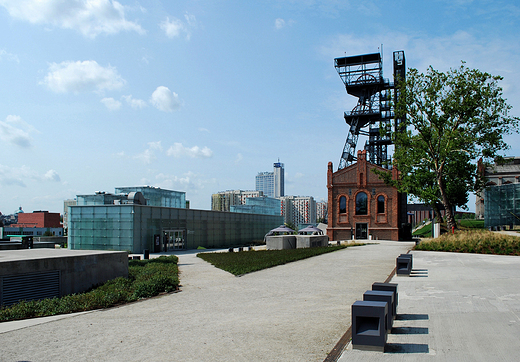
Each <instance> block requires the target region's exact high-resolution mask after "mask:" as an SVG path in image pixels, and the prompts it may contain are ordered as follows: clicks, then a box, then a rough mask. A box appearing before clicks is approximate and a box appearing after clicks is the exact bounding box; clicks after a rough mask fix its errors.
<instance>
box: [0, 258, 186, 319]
mask: <svg viewBox="0 0 520 362" xmlns="http://www.w3.org/2000/svg"><path fill="white" fill-rule="evenodd" d="M177 262H178V258H177V257H176V256H173V255H172V256H168V257H166V256H161V257H159V258H156V259H150V260H130V261H129V266H128V275H129V276H128V278H116V279H113V280H109V281H108V282H106V283H104V284H103V285H101V286H99V287H97V288H95V289H92V290H90V291H89V292H86V293H81V294H71V295H67V296H64V297H61V298H49V299H42V300H32V301H21V302H19V303H16V304H13V305H11V306H9V307H1V308H0V322H2V321H8V320H15V319H25V318H33V317H44V316H51V315H56V314H65V313H73V312H82V311H87V310H94V309H101V308H109V307H113V306H116V305H119V304H123V303H129V302H133V301H136V300H138V299H141V298H149V297H153V296H156V295H158V294H159V293H163V292H172V291H174V290H176V289H177V287H178V285H179V276H178V268H177Z"/></svg>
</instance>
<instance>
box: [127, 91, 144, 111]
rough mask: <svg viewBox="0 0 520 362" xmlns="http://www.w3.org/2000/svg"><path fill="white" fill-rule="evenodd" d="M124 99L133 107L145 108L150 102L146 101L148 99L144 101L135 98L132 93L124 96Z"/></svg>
mask: <svg viewBox="0 0 520 362" xmlns="http://www.w3.org/2000/svg"><path fill="white" fill-rule="evenodd" d="M123 99H124V100H125V101H126V103H128V104H129V105H130V107H132V108H133V109H143V108H144V107H146V106H148V103H146V101H143V100H142V99H137V98H133V97H132V95H131V94H130V95H129V96H123Z"/></svg>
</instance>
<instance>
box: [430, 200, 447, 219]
mask: <svg viewBox="0 0 520 362" xmlns="http://www.w3.org/2000/svg"><path fill="white" fill-rule="evenodd" d="M431 206H432V209H433V215H434V219H435V220H436V221H437V222H438V223H441V224H442V223H443V222H444V220H443V219H442V214H441V211H440V210H439V205H438V204H437V203H436V202H434V203H433V204H432V205H431Z"/></svg>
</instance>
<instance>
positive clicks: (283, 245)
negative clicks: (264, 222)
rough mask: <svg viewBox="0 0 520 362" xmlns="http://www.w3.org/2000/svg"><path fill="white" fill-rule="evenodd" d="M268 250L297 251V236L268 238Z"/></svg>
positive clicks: (266, 239)
mask: <svg viewBox="0 0 520 362" xmlns="http://www.w3.org/2000/svg"><path fill="white" fill-rule="evenodd" d="M265 244H266V245H267V250H282V249H296V235H276V236H266V238H265Z"/></svg>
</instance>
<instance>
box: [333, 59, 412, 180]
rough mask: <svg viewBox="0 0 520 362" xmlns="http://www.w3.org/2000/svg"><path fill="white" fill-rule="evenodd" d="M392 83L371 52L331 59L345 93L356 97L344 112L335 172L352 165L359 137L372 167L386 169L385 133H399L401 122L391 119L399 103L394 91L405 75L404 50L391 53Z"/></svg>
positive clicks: (388, 158)
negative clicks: (364, 138) (343, 132)
mask: <svg viewBox="0 0 520 362" xmlns="http://www.w3.org/2000/svg"><path fill="white" fill-rule="evenodd" d="M393 58H394V59H393V60H394V82H390V81H389V80H388V79H385V78H383V60H382V57H381V54H380V53H371V54H363V55H355V56H350V57H342V58H336V59H334V67H335V68H336V70H337V72H338V74H339V76H340V78H341V80H342V81H343V83H344V84H345V89H346V91H347V93H348V94H350V95H352V96H355V97H357V98H358V102H357V104H356V106H355V107H354V108H353V109H352V111H350V112H345V114H344V118H345V122H346V123H347V124H348V125H349V126H350V129H349V132H348V135H347V140H346V141H345V146H344V147H343V152H342V154H341V159H340V161H339V166H338V169H339V170H340V169H343V168H345V167H348V166H350V165H351V164H352V163H354V162H356V146H357V142H358V138H359V135H363V136H367V137H368V140H367V141H366V143H365V150H366V151H367V153H368V157H369V161H370V162H371V163H373V164H376V165H379V166H382V167H385V168H390V167H391V162H390V161H391V159H390V157H389V155H388V146H389V145H391V144H392V139H391V138H390V136H389V133H388V132H381V130H382V129H383V130H389V129H390V127H394V129H395V130H396V131H398V130H400V129H401V127H400V124H401V123H402V119H398V118H396V117H395V111H394V109H395V105H396V104H397V102H398V100H399V90H398V88H396V84H398V82H399V80H404V79H405V75H406V68H405V58H404V51H396V52H394V53H393Z"/></svg>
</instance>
